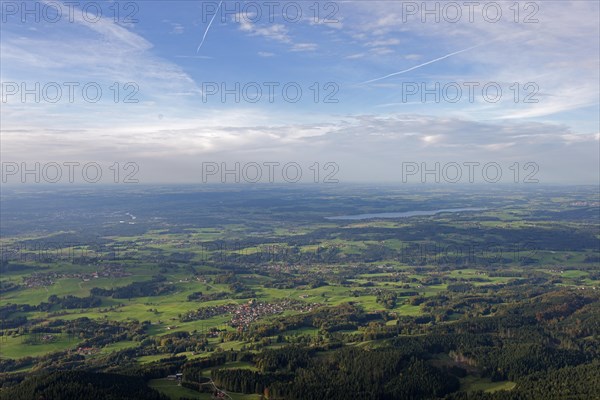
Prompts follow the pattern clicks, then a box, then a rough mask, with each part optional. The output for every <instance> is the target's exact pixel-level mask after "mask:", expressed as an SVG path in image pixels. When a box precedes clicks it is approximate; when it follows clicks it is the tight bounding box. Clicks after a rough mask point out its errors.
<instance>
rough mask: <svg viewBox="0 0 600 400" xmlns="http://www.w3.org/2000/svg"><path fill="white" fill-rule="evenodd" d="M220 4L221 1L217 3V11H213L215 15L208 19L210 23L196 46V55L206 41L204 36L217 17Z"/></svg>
mask: <svg viewBox="0 0 600 400" xmlns="http://www.w3.org/2000/svg"><path fill="white" fill-rule="evenodd" d="M222 3H223V0H221V1H220V2H219V5H218V6H217V11H215V15H213V16H212V18H211V19H210V22H209V23H208V26H207V27H206V30H205V31H204V36H202V41H201V42H200V44H199V45H198V48H197V49H196V53H198V52H199V51H200V47H202V45H203V44H204V39H206V35H207V34H208V30H209V29H210V26H211V25H212V23H213V21H214V20H215V17H216V16H217V13H218V12H219V10H220V9H221V4H222Z"/></svg>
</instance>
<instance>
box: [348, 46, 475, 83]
mask: <svg viewBox="0 0 600 400" xmlns="http://www.w3.org/2000/svg"><path fill="white" fill-rule="evenodd" d="M482 45H483V44H478V45H477V46H471V47H467V48H466V49H462V50H459V51H455V52H454V53H450V54H446V55H445V56H442V57H439V58H436V59H435V60H431V61H427V62H426V63H423V64H419V65H416V66H414V67H411V68H409V69H405V70H403V71H398V72H394V73H393V74H389V75H386V76H382V77H380V78H375V79H371V80H368V81H365V82H362V83H360V84H359V85H364V84H366V83H371V82H377V81H380V80H382V79H386V78H389V77H391V76H395V75H400V74H404V73H406V72H409V71H413V70H415V69H417V68H421V67H424V66H426V65H429V64H433V63H434V62H437V61H440V60H443V59H444V58H448V57H452V56H454V55H456V54H460V53H464V52H465V51H469V50H472V49H474V48H476V47H479V46H482Z"/></svg>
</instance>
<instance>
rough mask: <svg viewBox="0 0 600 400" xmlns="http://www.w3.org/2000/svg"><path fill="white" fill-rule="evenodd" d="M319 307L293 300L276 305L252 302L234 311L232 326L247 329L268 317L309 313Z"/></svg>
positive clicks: (241, 305) (282, 301) (315, 304)
mask: <svg viewBox="0 0 600 400" xmlns="http://www.w3.org/2000/svg"><path fill="white" fill-rule="evenodd" d="M318 306H319V304H317V303H304V302H300V301H292V300H281V301H278V302H276V303H263V302H257V301H255V300H250V301H249V302H248V303H246V304H240V305H238V306H237V307H236V308H235V310H233V311H232V314H233V315H232V317H231V326H233V327H236V328H239V329H246V328H247V327H248V326H249V325H250V324H251V323H253V322H254V321H256V320H258V319H260V318H262V317H265V316H268V315H274V314H281V313H283V312H284V311H300V312H308V311H312V310H313V309H315V308H316V307H318Z"/></svg>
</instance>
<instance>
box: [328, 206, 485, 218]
mask: <svg viewBox="0 0 600 400" xmlns="http://www.w3.org/2000/svg"><path fill="white" fill-rule="evenodd" d="M483 210H486V208H448V209H445V210H433V211H404V212H387V213H373V214H355V215H339V216H337V217H325V219H331V220H361V219H373V218H408V217H421V216H428V215H435V214H439V213H456V212H462V211H483Z"/></svg>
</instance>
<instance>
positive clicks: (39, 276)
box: [23, 266, 131, 288]
mask: <svg viewBox="0 0 600 400" xmlns="http://www.w3.org/2000/svg"><path fill="white" fill-rule="evenodd" d="M130 275H131V274H130V273H129V272H125V271H123V269H122V268H120V267H114V266H106V267H102V268H101V269H100V270H99V271H94V272H74V273H70V274H64V273H59V272H48V273H35V274H32V275H29V276H26V277H24V278H23V282H24V283H25V286H27V287H28V288H33V287H41V286H50V285H53V284H54V282H56V280H58V279H62V278H76V279H81V280H82V281H84V282H89V281H90V280H92V279H98V278H111V279H114V278H123V277H126V276H130Z"/></svg>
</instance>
